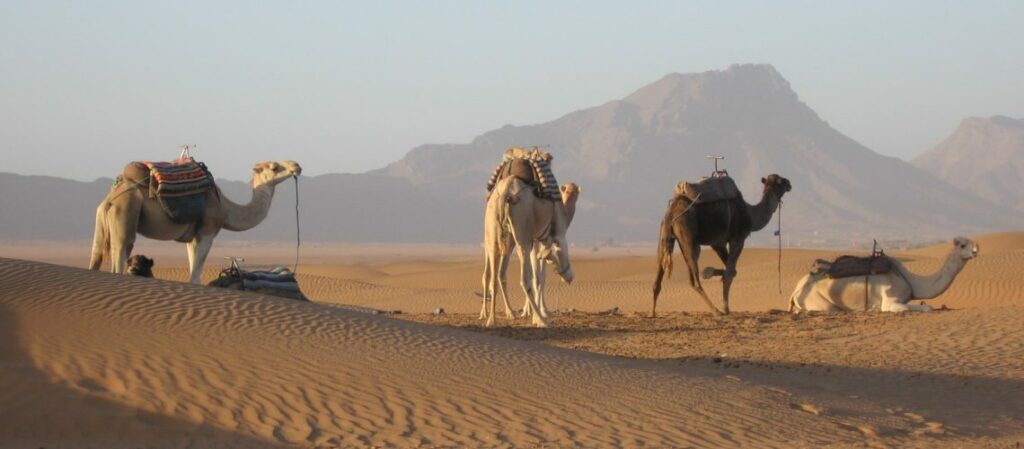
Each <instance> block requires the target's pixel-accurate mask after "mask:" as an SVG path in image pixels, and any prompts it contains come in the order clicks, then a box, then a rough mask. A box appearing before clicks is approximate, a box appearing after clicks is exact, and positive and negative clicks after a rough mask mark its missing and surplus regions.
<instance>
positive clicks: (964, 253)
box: [953, 237, 980, 260]
mask: <svg viewBox="0 0 1024 449" xmlns="http://www.w3.org/2000/svg"><path fill="white" fill-rule="evenodd" d="M979 249H980V248H979V247H978V244H977V243H975V242H974V241H972V240H971V239H969V238H967V237H957V238H955V239H953V251H954V252H956V253H957V254H959V255H960V258H961V259H963V260H969V259H973V258H975V257H978V250H979Z"/></svg>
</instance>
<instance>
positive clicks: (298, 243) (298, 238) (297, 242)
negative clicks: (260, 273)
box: [292, 176, 302, 274]
mask: <svg viewBox="0 0 1024 449" xmlns="http://www.w3.org/2000/svg"><path fill="white" fill-rule="evenodd" d="M294 179H295V265H293V266H292V273H293V274H295V273H298V272H299V246H301V245H302V234H301V233H300V232H301V231H300V229H301V228H300V227H299V177H298V176H295V177H294Z"/></svg>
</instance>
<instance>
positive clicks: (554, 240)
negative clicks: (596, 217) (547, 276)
mask: <svg viewBox="0 0 1024 449" xmlns="http://www.w3.org/2000/svg"><path fill="white" fill-rule="evenodd" d="M574 187H575V185H574V184H573V185H571V184H567V185H566V187H563V189H562V196H563V200H565V199H569V198H571V203H572V204H573V208H572V209H573V210H575V198H576V197H577V196H578V193H579V190H578V188H574ZM569 221H570V214H569V210H568V209H567V208H566V207H565V204H564V203H563V202H561V201H555V200H548V199H543V198H538V197H537V196H536V195H535V194H534V192H533V189H532V188H531V187H530V186H529V185H527V184H526V183H524V182H523V181H521V180H519V179H518V178H516V177H514V176H510V177H508V178H505V179H503V180H501V181H499V182H498V184H497V185H495V187H494V190H493V191H492V192H491V195H490V197H489V198H488V200H487V207H486V210H485V213H484V276H483V284H484V285H483V287H484V295H483V296H484V299H483V304H482V308H481V311H480V317H481V319H483V318H486V319H487V323H486V326H493V325H494V308H495V302H496V293H497V291H498V290H501V293H502V299H503V300H504V302H505V314H506V316H507V317H509V318H512V317H513V313H512V308H511V306H510V305H509V302H508V292H507V289H506V287H505V282H504V280H505V279H506V276H505V273H506V272H507V267H508V259H509V256H510V255H511V251H512V249H513V248H515V249H516V252H517V253H518V254H519V261H520V265H521V266H522V271H521V273H522V275H521V278H520V284H521V285H522V287H523V291H524V292H525V293H526V305H525V306H524V309H526V310H527V311H528V312H532V311H537V313H528V314H529V315H530V316H531V317H532V323H533V324H534V325H535V326H537V327H547V311H546V308H544V309H542V303H541V302H540V301H541V300H542V296H541V295H539V294H538V292H539V291H540V290H541V288H542V285H540V284H538V281H540V282H543V280H544V275H543V273H541V272H542V271H543V270H544V263H545V262H546V261H550V262H551V263H553V264H554V265H555V267H556V271H557V273H558V275H559V276H560V277H561V278H562V280H563V281H565V282H566V283H571V282H572V280H573V276H574V275H573V271H572V265H571V264H570V262H569V246H568V243H567V241H566V238H565V233H566V230H567V229H568V226H569ZM541 311H543V312H541Z"/></svg>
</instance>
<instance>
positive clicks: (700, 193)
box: [675, 176, 741, 204]
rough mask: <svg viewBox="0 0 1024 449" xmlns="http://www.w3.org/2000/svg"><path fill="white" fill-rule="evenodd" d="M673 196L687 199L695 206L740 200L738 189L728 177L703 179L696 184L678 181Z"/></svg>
mask: <svg viewBox="0 0 1024 449" xmlns="http://www.w3.org/2000/svg"><path fill="white" fill-rule="evenodd" d="M675 195H676V196H681V197H685V198H688V199H689V200H690V201H692V202H693V203H696V204H702V203H713V202H715V201H722V200H729V199H733V198H740V197H741V194H740V189H739V188H738V187H736V182H735V181H733V180H732V178H730V177H729V176H715V177H711V178H704V179H702V180H700V181H697V182H687V181H679V183H678V184H676V188H675Z"/></svg>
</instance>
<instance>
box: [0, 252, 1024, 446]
mask: <svg viewBox="0 0 1024 449" xmlns="http://www.w3.org/2000/svg"><path fill="white" fill-rule="evenodd" d="M1022 235H1024V234H1012V233H1011V234H1005V235H989V236H981V237H979V238H978V241H979V242H980V243H981V245H982V253H981V255H980V256H979V257H978V258H977V260H974V261H972V262H971V263H969V264H968V266H967V268H966V269H965V270H964V271H963V273H962V274H961V275H960V277H959V278H958V279H957V281H956V282H955V283H954V285H953V287H952V288H951V289H950V290H949V291H948V292H947V293H946V294H944V295H943V296H941V297H940V298H937V299H936V300H933V304H935V305H937V306H938V305H946V306H948V307H950V308H953V309H954V310H952V311H946V312H936V313H932V314H916V315H888V314H865V313H855V314H845V315H825V316H805V317H801V318H797V319H793V318H791V317H790V316H789V315H788V314H784V313H781V314H780V313H766V312H767V311H769V310H771V309H782V308H785V306H786V301H787V298H788V295H789V293H790V291H789V289H790V288H791V286H792V285H793V283H794V282H795V280H796V278H797V277H799V276H800V275H802V273H803V272H804V271H805V270H806V268H807V266H808V265H809V263H810V262H811V261H812V260H813V259H815V258H818V257H825V258H828V257H834V256H835V255H837V254H839V253H841V252H837V251H810V250H786V251H785V252H784V254H783V262H782V266H781V273H782V285H783V288H782V293H779V287H778V283H779V279H778V271H777V266H776V263H777V257H778V255H777V253H776V252H775V251H773V250H770V249H757V248H754V249H750V250H748V251H746V252H745V253H744V256H743V259H742V262H741V265H740V267H739V272H740V274H739V278H738V280H737V281H736V284H735V285H734V297H733V298H734V299H733V306H734V310H737V311H740V312H741V313H737V314H735V315H733V316H731V317H724V318H718V317H713V316H711V315H709V314H706V313H697V314H694V313H690V312H695V311H696V312H703V311H704V310H703V306H702V305H701V303H700V302H699V301H698V300H697V298H696V296H695V295H694V294H693V293H692V292H691V291H690V289H689V287H688V286H687V285H686V282H685V280H684V279H685V277H684V275H683V273H681V272H678V273H676V274H677V275H676V277H675V278H673V279H672V280H671V281H670V282H669V283H668V284H667V286H666V291H665V293H664V294H663V296H662V300H661V301H659V311H662V312H663V313H665V315H666V316H665V317H664V318H661V319H658V320H650V319H647V318H645V317H644V315H645V314H646V313H647V311H648V310H649V307H650V288H651V281H652V277H653V271H654V257H653V248H636V249H631V250H629V252H628V253H627V252H626V251H619V252H617V253H616V254H609V253H608V252H606V251H598V252H596V253H595V252H583V251H577V252H576V254H575V255H576V258H575V261H574V262H575V270H576V273H577V280H576V282H574V283H573V285H571V286H566V285H563V284H558V283H555V282H551V285H550V289H549V292H550V295H549V304H551V305H552V306H554V307H556V308H557V309H560V310H561V311H562V313H560V314H558V315H556V316H555V317H554V324H555V326H556V328H555V329H546V330H542V329H529V328H525V327H523V326H524V325H525V323H524V322H523V321H521V320H520V321H516V322H514V323H511V324H513V326H512V327H505V326H507V325H508V324H510V323H509V322H508V321H507V320H504V319H500V320H499V324H501V325H502V326H503V327H501V328H499V329H497V330H487V331H484V330H482V329H481V328H480V327H479V321H478V320H477V319H476V316H475V314H476V312H478V310H479V309H478V308H479V298H478V297H477V296H476V295H475V293H477V292H479V291H480V260H479V256H478V254H476V253H475V252H474V251H471V250H472V248H469V249H468V250H467V249H466V248H462V249H451V248H449V249H447V250H445V251H444V252H443V254H440V255H438V256H437V257H434V258H431V257H430V254H429V252H430V250H429V248H418V249H416V251H412V252H403V250H401V249H400V248H388V249H386V250H384V251H383V252H380V251H378V252H374V251H372V250H366V251H363V250H360V251H362V252H361V253H359V254H356V253H354V252H349V253H345V254H344V255H342V256H339V257H338V259H337V260H334V259H332V258H331V257H330V252H329V251H328V250H321V251H322V252H321V253H318V254H316V255H315V256H314V257H310V258H309V259H310V260H311V261H310V262H308V263H305V264H304V265H302V266H300V267H299V279H300V283H301V285H302V288H303V289H304V290H305V291H306V293H307V295H308V296H310V297H312V298H313V299H314V300H315V301H317V302H318V303H313V304H310V303H300V302H294V301H289V300H282V299H277V298H269V297H263V296H257V295H249V294H245V293H241V292H232V291H225V290H219V289H212V288H207V287H200V286H192V285H187V284H184V283H181V282H173V281H174V280H183V279H185V277H186V276H185V269H184V267H183V266H182V265H183V262H184V260H183V259H184V258H183V257H180V259H182V260H181V261H180V262H181V263H178V264H177V265H176V264H174V261H175V258H174V257H163V258H162V259H158V266H157V269H156V274H157V276H158V278H163V280H161V279H156V280H150V279H140V278H132V277H125V276H115V275H111V274H107V273H99V272H89V271H85V270H81V269H78V268H70V267H64V266H57V265H49V264H44V263H38V262H28V261H21V260H14V259H0V332H3V333H5V335H3V336H2V337H3V338H0V342H2V343H0V366H3V367H4V369H3V370H0V446H10V447H26V446H31V447H40V446H41V447H81V446H92V447H138V446H161V447H189V446H191V447H210V446H215V447H258V446H293V447H295V446H297V447H315V446H322V447H331V446H392V447H410V446H422V447H449V446H460V447H461V446H469V447H563V446H583V447H637V446H648V447H690V446H692V447H732V446H747V447H817V446H823V445H828V446H836V447H865V446H871V447H874V446H878V447H882V446H890V447H1012V445H1013V444H1016V442H1017V441H1022V440H1024V401H1022V400H1020V398H1024V383H1022V382H1021V380H1020V379H1022V378H1024V362H1022V360H1024V343H1022V342H1024V328H1021V326H1020V324H1019V323H1021V322H1022V319H1024V279H1022V278H1021V277H1020V276H1019V272H1020V269H1021V268H1024V246H1018V247H1014V245H1019V244H1020V243H1021V242H1024V237H1022ZM948 245H949V244H948V243H945V244H942V245H937V246H935V247H930V248H922V249H918V250H913V251H908V252H905V253H896V254H894V255H895V256H897V257H899V258H900V259H901V260H904V261H905V262H906V263H907V264H908V265H909V266H910V267H911V269H913V270H915V271H922V272H925V271H931V270H935V269H937V268H938V266H939V265H940V263H941V260H942V258H943V257H944V255H945V252H946V251H948ZM1013 248H1021V249H1013ZM176 249H177V250H180V248H176ZM229 250H237V248H230V249H229ZM252 251H254V252H258V251H257V249H253V250H252ZM646 251H650V252H651V253H652V254H645V252H646ZM65 253H66V251H65ZM41 254H43V255H45V256H46V257H53V258H59V257H61V255H60V254H58V252H57V251H51V252H47V251H43V252H41ZM287 254H288V251H287V248H281V249H280V250H279V251H278V252H276V253H273V254H272V255H269V256H268V255H264V256H262V257H263V259H259V258H257V259H256V261H257V263H271V262H273V261H277V260H282V259H287V257H284V256H285V255H287ZM5 255H9V254H7V253H5ZM708 256H710V254H705V264H713V265H718V264H714V263H713V262H714V261H713V260H712V259H713V258H712V257H708ZM65 257H67V256H65ZM161 260H162V263H161ZM72 262H77V261H72ZM211 265H213V264H211ZM676 265H677V270H680V269H681V268H680V267H682V265H683V264H682V262H681V261H680V260H679V259H678V256H677V259H676ZM513 268H514V269H515V266H514V267H513ZM216 274H217V269H216V268H214V267H210V268H208V269H207V270H206V271H205V272H204V276H203V277H204V280H209V279H212V278H213V277H214V276H216ZM550 279H554V276H550ZM169 280H170V281H169ZM510 280H511V281H512V282H513V283H512V285H511V291H512V292H513V293H512V294H513V298H514V304H515V305H516V306H519V305H520V304H521V302H522V292H521V290H520V289H519V288H518V286H517V285H516V284H515V282H517V276H515V275H514V273H513V275H512V277H511V279H510ZM707 286H708V290H709V293H710V294H711V295H712V298H716V299H717V298H718V297H719V295H720V293H719V287H718V285H717V282H709V283H708V284H707ZM437 307H443V308H445V309H446V310H447V311H448V313H447V314H444V315H440V316H434V315H431V314H429V313H426V312H429V311H430V310H432V309H434V308H437ZM612 307H618V308H619V310H620V311H621V313H620V314H614V315H600V314H596V313H595V312H598V311H601V310H606V309H610V308H612ZM359 308H374V309H388V310H393V309H398V310H402V311H404V312H405V313H403V314H402V315H398V317H400V318H403V320H396V319H391V318H386V317H384V316H381V315H373V314H368V313H363V312H359V311H357V310H360V309H359ZM569 309H574V310H575V312H571V313H568V312H565V311H566V310H569ZM363 310H365V309H363ZM410 320H411V321H421V322H426V323H427V324H423V323H416V322H410ZM456 328H462V329H456ZM523 340H526V341H523Z"/></svg>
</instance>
